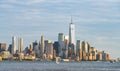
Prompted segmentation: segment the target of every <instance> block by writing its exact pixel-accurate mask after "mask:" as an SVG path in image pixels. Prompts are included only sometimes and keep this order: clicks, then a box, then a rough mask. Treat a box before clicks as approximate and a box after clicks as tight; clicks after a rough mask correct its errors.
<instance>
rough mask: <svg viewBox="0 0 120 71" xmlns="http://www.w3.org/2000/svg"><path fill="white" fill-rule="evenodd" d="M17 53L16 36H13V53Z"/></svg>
mask: <svg viewBox="0 0 120 71" xmlns="http://www.w3.org/2000/svg"><path fill="white" fill-rule="evenodd" d="M15 53H16V37H15V36H13V37H12V54H15Z"/></svg>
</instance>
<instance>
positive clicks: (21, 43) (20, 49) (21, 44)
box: [18, 38, 23, 53]
mask: <svg viewBox="0 0 120 71" xmlns="http://www.w3.org/2000/svg"><path fill="white" fill-rule="evenodd" d="M22 49H23V38H19V39H18V52H19V53H21V52H22Z"/></svg>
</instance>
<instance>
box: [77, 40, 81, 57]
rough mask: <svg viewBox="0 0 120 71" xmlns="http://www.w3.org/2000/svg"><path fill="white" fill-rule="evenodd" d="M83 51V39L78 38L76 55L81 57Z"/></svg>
mask: <svg viewBox="0 0 120 71" xmlns="http://www.w3.org/2000/svg"><path fill="white" fill-rule="evenodd" d="M80 51H81V52H82V41H80V40H77V43H76V55H77V56H79V59H81V58H80V57H81V56H80V53H81V52H80Z"/></svg>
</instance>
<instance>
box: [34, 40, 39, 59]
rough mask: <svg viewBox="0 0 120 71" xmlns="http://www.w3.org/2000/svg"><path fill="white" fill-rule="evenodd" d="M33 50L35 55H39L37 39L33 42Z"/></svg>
mask: <svg viewBox="0 0 120 71" xmlns="http://www.w3.org/2000/svg"><path fill="white" fill-rule="evenodd" d="M33 51H34V54H35V56H36V57H39V47H38V43H37V41H35V42H33Z"/></svg>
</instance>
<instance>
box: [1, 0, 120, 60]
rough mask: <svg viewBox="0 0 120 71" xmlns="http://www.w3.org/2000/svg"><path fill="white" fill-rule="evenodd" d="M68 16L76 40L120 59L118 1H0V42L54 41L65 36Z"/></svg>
mask: <svg viewBox="0 0 120 71" xmlns="http://www.w3.org/2000/svg"><path fill="white" fill-rule="evenodd" d="M71 16H72V18H73V22H74V24H75V26H76V40H82V41H87V42H88V43H89V44H90V45H91V46H93V47H95V48H96V49H98V50H99V51H103V50H104V51H105V52H107V53H109V54H110V55H111V58H117V57H120V55H119V54H120V51H119V50H120V0H0V42H6V43H7V46H8V45H9V44H11V43H12V36H16V37H17V38H18V37H22V38H23V39H24V47H26V46H28V45H29V44H32V42H34V41H35V40H37V41H38V42H39V41H40V39H41V35H44V37H45V39H46V40H48V39H49V40H52V41H57V40H58V33H60V32H62V33H64V34H65V35H68V32H69V23H70V21H71V20H70V18H71ZM17 41H18V40H17Z"/></svg>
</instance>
